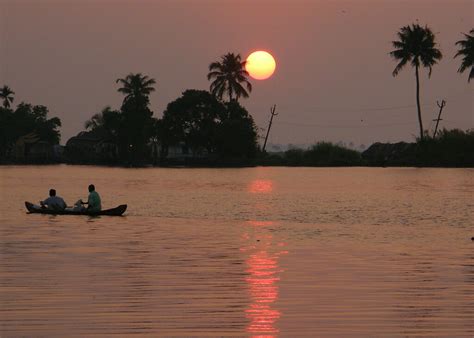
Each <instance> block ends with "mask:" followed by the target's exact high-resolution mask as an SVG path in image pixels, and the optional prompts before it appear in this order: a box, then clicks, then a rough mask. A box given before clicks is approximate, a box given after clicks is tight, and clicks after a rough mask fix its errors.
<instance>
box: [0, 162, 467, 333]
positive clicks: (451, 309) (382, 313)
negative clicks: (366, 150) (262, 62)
mask: <svg viewBox="0 0 474 338" xmlns="http://www.w3.org/2000/svg"><path fill="white" fill-rule="evenodd" d="M89 183H94V184H95V185H96V187H97V190H98V191H99V193H100V194H101V196H102V200H103V206H104V207H113V206H116V205H118V204H121V203H127V204H128V205H129V209H128V211H127V213H126V216H125V217H106V216H103V217H85V216H50V215H35V214H32V215H29V214H26V212H25V208H24V206H23V202H24V201H26V200H29V201H32V202H38V201H39V200H41V199H44V198H46V195H47V193H48V189H49V188H51V187H54V188H56V189H57V191H58V194H59V195H61V196H62V197H64V198H65V199H66V201H67V202H68V204H73V203H74V202H75V201H76V200H77V199H79V198H83V199H85V198H86V197H87V185H88V184H89ZM473 196H474V170H472V169H415V168H403V169H401V168H400V169H398V168H392V169H381V168H380V169H379V168H340V169H335V168H327V169H326V168H325V169H321V168H250V169H152V168H150V169H119V168H103V167H81V166H63V165H61V166H41V167H35V166H28V167H14V166H11V167H8V166H7V167H0V202H1V203H0V337H31V336H34V337H51V336H53V337H56V336H57V337H66V336H67V337H73V336H77V337H79V336H80V337H105V336H114V337H124V336H254V337H304V336H307V337H318V336H323V337H328V336H335V337H336V336H338V337H340V336H351V337H354V336H360V337H369V336H370V337H379V336H436V337H439V336H446V337H448V336H449V337H452V336H465V337H472V336H474V242H472V241H471V237H472V236H474V212H473V210H474V198H473Z"/></svg>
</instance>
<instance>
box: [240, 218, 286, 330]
mask: <svg viewBox="0 0 474 338" xmlns="http://www.w3.org/2000/svg"><path fill="white" fill-rule="evenodd" d="M248 224H249V225H251V226H253V227H255V228H256V229H257V228H259V227H260V229H261V227H262V226H270V225H274V222H271V221H249V222H248ZM243 237H244V239H246V240H250V239H251V238H252V236H249V234H248V233H247V234H244V236H243ZM260 237H261V238H262V239H261V240H262V242H260V239H258V240H257V241H258V242H257V243H258V244H257V245H251V246H250V247H247V248H244V249H243V251H249V256H248V259H247V260H246V264H247V270H246V271H247V273H248V274H249V276H248V277H247V278H246V282H247V286H248V290H249V295H250V299H251V303H250V305H249V306H248V308H247V309H246V310H245V314H246V317H247V318H248V319H249V320H250V323H249V325H248V326H247V332H248V333H251V334H254V335H253V337H254V338H256V337H267V338H271V337H275V336H274V335H275V334H278V333H279V330H278V328H277V325H276V323H277V321H278V319H279V318H280V317H281V315H282V313H281V311H280V310H279V309H277V308H276V307H275V302H276V301H278V297H279V290H278V282H279V281H280V273H281V272H282V270H281V269H280V267H279V265H278V260H279V257H280V255H281V254H284V253H287V252H286V251H281V252H280V251H278V252H273V250H272V246H273V244H272V242H273V238H272V236H271V235H265V236H260ZM278 247H279V248H281V247H280V246H278ZM255 334H256V335H255Z"/></svg>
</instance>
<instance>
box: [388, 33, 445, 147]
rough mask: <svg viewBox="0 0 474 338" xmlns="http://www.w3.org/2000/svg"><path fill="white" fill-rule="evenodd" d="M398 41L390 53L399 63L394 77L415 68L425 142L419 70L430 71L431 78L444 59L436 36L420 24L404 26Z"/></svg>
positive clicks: (419, 119)
mask: <svg viewBox="0 0 474 338" xmlns="http://www.w3.org/2000/svg"><path fill="white" fill-rule="evenodd" d="M397 35H398V38H399V39H398V40H395V41H392V45H393V47H394V48H395V50H393V51H391V52H390V56H392V58H393V59H395V60H396V61H398V62H399V63H398V64H397V66H396V67H395V69H394V70H393V73H392V75H393V76H397V75H398V73H399V72H400V71H401V70H402V69H403V68H404V67H405V65H407V64H408V63H410V64H411V65H412V66H413V67H415V76H416V106H417V109H418V122H419V127H420V139H421V140H423V120H422V117H421V105H420V77H419V68H420V67H425V68H428V69H429V73H428V76H431V70H432V67H433V65H435V64H436V63H437V62H438V61H439V60H441V58H442V54H441V52H440V51H439V49H437V48H436V45H437V44H436V42H435V35H434V34H433V32H432V31H431V29H430V28H428V27H427V26H425V27H421V26H420V25H418V24H412V25H411V26H404V27H402V28H401V29H400V31H399V32H398V33H397Z"/></svg>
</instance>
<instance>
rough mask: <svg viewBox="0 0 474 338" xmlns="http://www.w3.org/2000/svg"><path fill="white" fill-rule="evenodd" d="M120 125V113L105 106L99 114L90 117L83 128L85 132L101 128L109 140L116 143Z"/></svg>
mask: <svg viewBox="0 0 474 338" xmlns="http://www.w3.org/2000/svg"><path fill="white" fill-rule="evenodd" d="M121 123H122V115H121V113H120V111H118V110H113V109H112V108H111V107H110V106H107V107H105V108H104V109H102V111H101V112H100V113H97V114H94V115H92V117H91V119H90V120H87V121H86V122H85V123H84V127H85V128H86V130H95V129H98V128H102V129H104V130H105V131H106V132H107V133H108V134H109V135H110V137H111V138H113V139H114V140H116V141H117V140H118V132H119V129H120V125H121Z"/></svg>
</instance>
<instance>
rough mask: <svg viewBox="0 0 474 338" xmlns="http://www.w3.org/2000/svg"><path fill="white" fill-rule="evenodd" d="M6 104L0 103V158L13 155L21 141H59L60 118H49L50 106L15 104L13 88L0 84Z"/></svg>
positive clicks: (0, 90) (52, 142)
mask: <svg viewBox="0 0 474 338" xmlns="http://www.w3.org/2000/svg"><path fill="white" fill-rule="evenodd" d="M0 93H1V95H0V97H1V98H2V99H3V107H0V161H5V160H6V159H7V158H11V157H12V156H13V153H14V148H15V145H16V144H18V142H23V143H25V142H28V141H38V140H41V141H44V142H47V143H49V144H51V145H55V144H59V140H60V136H61V134H60V131H59V127H61V120H60V119H59V118H57V117H53V118H48V113H49V111H48V108H47V107H45V106H42V105H32V104H29V103H24V102H22V103H20V104H19V105H17V106H16V108H12V106H11V104H12V103H13V101H14V96H13V95H14V94H15V93H14V92H13V91H12V90H11V89H10V88H9V87H8V86H4V87H3V88H0Z"/></svg>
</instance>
